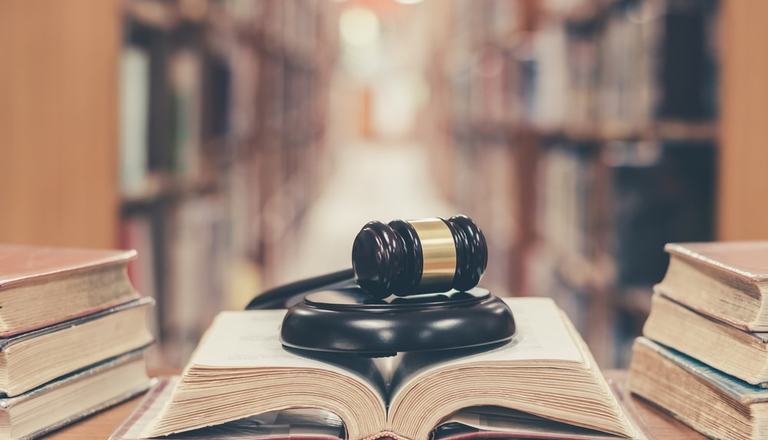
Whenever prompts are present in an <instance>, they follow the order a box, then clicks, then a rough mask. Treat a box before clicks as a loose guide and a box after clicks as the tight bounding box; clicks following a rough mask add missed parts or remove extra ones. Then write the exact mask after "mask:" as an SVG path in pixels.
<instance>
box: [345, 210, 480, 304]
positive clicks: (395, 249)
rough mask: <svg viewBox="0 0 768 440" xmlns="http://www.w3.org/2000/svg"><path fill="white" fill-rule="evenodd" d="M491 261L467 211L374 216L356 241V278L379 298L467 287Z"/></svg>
mask: <svg viewBox="0 0 768 440" xmlns="http://www.w3.org/2000/svg"><path fill="white" fill-rule="evenodd" d="M487 263H488V248H487V245H486V242H485V236H484V235H483V233H482V231H480V228H478V227H477V225H475V223H474V222H473V221H472V219H470V218H469V217H466V216H463V215H457V216H453V217H451V218H449V219H447V220H446V219H442V218H439V217H435V218H426V219H419V220H408V221H404V220H394V221H391V222H389V223H388V224H384V223H382V222H378V221H372V222H369V223H368V224H366V225H365V226H364V227H363V229H361V230H360V232H359V233H358V234H357V237H355V242H354V244H353V246H352V267H353V269H354V272H355V279H356V280H357V283H358V284H359V285H360V287H362V288H363V289H365V290H367V291H368V292H370V293H371V294H372V295H375V296H377V297H380V298H383V297H386V296H389V295H390V294H394V295H398V296H407V295H411V294H418V293H427V292H447V291H449V290H451V289H457V290H468V289H471V288H473V287H475V286H476V285H477V283H478V282H479V281H480V277H481V276H482V275H483V272H484V271H485V267H486V265H487Z"/></svg>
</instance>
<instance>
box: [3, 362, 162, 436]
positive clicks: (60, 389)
mask: <svg viewBox="0 0 768 440" xmlns="http://www.w3.org/2000/svg"><path fill="white" fill-rule="evenodd" d="M150 384H151V382H150V379H149V377H147V373H146V371H145V367H144V356H143V350H142V349H139V350H135V351H132V352H129V353H126V354H122V355H121V356H118V357H114V358H111V359H107V360H104V361H103V362H101V363H99V364H98V365H96V366H93V367H92V368H88V369H84V370H79V371H77V372H74V373H72V374H69V375H65V376H62V377H60V378H58V379H56V380H54V381H52V382H49V383H47V384H45V385H43V386H40V387H38V388H35V389H33V390H31V391H28V392H26V393H24V394H21V395H19V396H15V397H4V398H0V438H4V439H20V438H23V439H29V438H36V437H40V436H43V435H44V434H46V433H48V432H50V431H53V430H55V429H58V428H60V427H62V426H64V425H67V424H69V423H72V422H74V421H77V420H79V419H82V418H83V417H87V416H89V415H91V414H93V413H95V412H98V411H101V410H102V409H105V408H108V407H110V406H112V405H115V404H117V403H119V402H122V401H124V400H127V399H129V398H131V397H133V396H135V395H137V394H139V393H141V392H143V391H145V390H146V389H147V388H149V386H150Z"/></svg>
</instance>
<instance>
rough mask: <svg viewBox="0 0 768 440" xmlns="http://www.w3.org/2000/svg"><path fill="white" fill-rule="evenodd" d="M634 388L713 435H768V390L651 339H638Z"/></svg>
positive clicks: (631, 384)
mask: <svg viewBox="0 0 768 440" xmlns="http://www.w3.org/2000/svg"><path fill="white" fill-rule="evenodd" d="M632 351H633V356H632V363H631V366H630V371H629V389H630V391H632V392H633V393H635V394H637V395H639V396H640V397H643V398H644V399H647V400H648V401H650V402H652V403H654V404H656V405H658V406H660V407H661V408H662V409H664V410H666V411H668V412H670V413H671V414H672V415H673V416H674V417H676V418H677V419H679V420H680V421H682V422H683V423H685V424H687V425H689V426H690V427H692V428H693V429H695V430H697V431H699V432H701V433H703V434H704V435H706V436H708V437H714V438H723V439H737V438H738V439H750V438H766V437H768V390H767V389H764V388H760V387H757V386H754V385H750V384H748V383H746V382H743V381H740V380H738V379H736V378H734V377H732V376H729V375H727V374H725V373H723V372H721V371H719V370H716V369H714V368H712V367H710V366H708V365H706V364H703V363H701V362H699V361H697V360H695V359H693V358H692V357H690V356H686V355H684V354H682V353H680V352H678V351H675V350H672V349H670V348H666V347H664V346H663V345H661V344H657V343H656V342H653V341H651V340H650V339H647V338H643V337H640V338H637V340H636V341H635V345H634V347H633V350H632Z"/></svg>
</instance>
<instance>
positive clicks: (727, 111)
mask: <svg viewBox="0 0 768 440" xmlns="http://www.w3.org/2000/svg"><path fill="white" fill-rule="evenodd" d="M721 7H722V8H723V9H722V26H721V32H722V37H723V39H722V43H723V44H722V50H721V55H720V56H721V59H722V80H721V84H722V86H721V96H720V98H721V100H720V101H721V112H722V113H721V141H722V144H721V145H722V148H721V149H720V158H719V162H720V165H719V172H720V178H719V197H718V225H717V229H718V231H717V234H718V238H719V239H721V240H744V239H766V238H768V227H766V220H765V219H766V217H768V205H766V204H765V201H764V199H765V194H768V177H767V176H766V173H767V171H766V167H768V145H766V143H768V123H766V119H768V110H767V108H766V103H767V102H768V81H766V78H768V58H767V57H766V56H765V53H764V52H765V41H767V40H768V26H766V20H768V3H766V2H739V1H724V2H723V3H722V6H721Z"/></svg>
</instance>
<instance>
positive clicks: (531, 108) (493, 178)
mask: <svg viewBox="0 0 768 440" xmlns="http://www.w3.org/2000/svg"><path fill="white" fill-rule="evenodd" d="M428 6H429V7H431V8H432V13H433V15H434V17H436V18H435V20H434V26H433V28H432V31H431V32H432V35H433V42H432V47H433V50H432V52H431V57H432V60H431V62H430V63H428V65H429V66H431V68H430V72H429V81H430V83H431V85H432V88H431V91H432V93H431V103H430V107H429V111H428V115H427V116H426V118H428V119H430V120H431V121H432V122H434V124H432V125H433V126H434V129H433V130H431V131H429V130H424V131H425V133H424V134H425V135H426V139H427V143H428V144H429V145H430V148H431V152H430V154H431V156H432V157H433V158H434V160H433V164H434V165H433V170H432V174H433V176H434V178H435V179H436V180H437V181H438V183H439V184H438V187H440V188H443V189H444V190H445V195H446V196H448V197H449V198H450V199H452V200H453V201H454V202H455V203H456V204H457V206H459V207H460V209H461V210H462V211H464V212H469V213H472V215H473V216H474V217H475V218H476V220H477V221H478V222H479V223H480V224H482V225H484V227H485V229H486V234H487V235H488V236H489V237H493V238H494V239H493V240H492V243H490V245H491V247H492V249H491V258H490V259H489V261H490V264H491V265H490V267H489V271H488V274H489V283H490V284H491V285H492V287H493V286H495V287H497V288H504V289H507V290H508V291H509V293H510V294H531V295H549V296H553V297H555V298H556V299H557V301H558V302H559V304H561V306H563V307H564V308H566V310H567V312H568V314H569V315H570V316H571V317H572V319H574V321H575V323H576V324H577V326H579V329H580V330H581V332H582V334H584V335H585V337H586V339H587V342H588V343H589V344H590V347H591V348H592V350H593V351H594V352H595V355H596V357H597V358H598V360H599V362H601V363H603V364H605V365H614V364H626V360H627V354H628V351H629V350H628V349H629V343H630V342H631V336H633V335H634V334H636V333H637V332H638V331H639V325H640V324H642V322H643V320H644V318H645V316H647V313H648V310H649V307H650V297H651V289H650V287H651V286H652V284H653V283H654V282H657V281H658V280H659V279H661V277H662V275H663V272H664V268H665V267H666V264H667V257H666V256H665V255H664V252H663V247H664V243H667V242H670V241H704V240H710V239H712V238H713V234H714V226H713V220H712V219H713V217H714V206H715V200H714V197H715V192H714V191H715V186H716V173H715V170H716V160H717V111H716V109H717V102H716V99H715V98H716V96H717V93H718V91H717V73H718V57H717V53H716V47H715V45H714V41H716V39H717V18H718V5H717V3H716V2H714V1H697V2H691V1H678V0H633V1H628V0H627V1H613V2H600V1H587V0H584V1H580V0H573V1H564V0H558V1H555V0H549V1H542V2H524V1H521V2H508V1H504V0H482V1H466V0H464V1H462V0H459V1H455V2H432V3H429V4H428Z"/></svg>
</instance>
